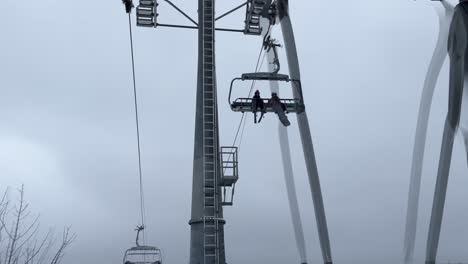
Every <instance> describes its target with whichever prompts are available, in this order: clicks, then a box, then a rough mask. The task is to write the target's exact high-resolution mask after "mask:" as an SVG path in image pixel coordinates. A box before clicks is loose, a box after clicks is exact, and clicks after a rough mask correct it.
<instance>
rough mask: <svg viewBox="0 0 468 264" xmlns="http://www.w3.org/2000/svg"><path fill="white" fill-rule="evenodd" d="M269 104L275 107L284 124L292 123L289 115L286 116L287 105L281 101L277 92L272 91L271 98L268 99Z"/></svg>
mask: <svg viewBox="0 0 468 264" xmlns="http://www.w3.org/2000/svg"><path fill="white" fill-rule="evenodd" d="M268 105H269V106H271V108H273V111H275V113H276V114H277V115H278V118H279V120H280V121H281V123H283V125H284V126H289V125H291V123H290V122H289V119H288V117H287V116H286V105H285V104H284V103H282V102H281V99H280V98H279V97H278V94H277V93H271V99H270V100H268Z"/></svg>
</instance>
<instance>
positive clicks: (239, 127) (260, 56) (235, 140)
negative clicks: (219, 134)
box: [232, 47, 263, 146]
mask: <svg viewBox="0 0 468 264" xmlns="http://www.w3.org/2000/svg"><path fill="white" fill-rule="evenodd" d="M262 53H263V47H262V48H261V49H260V53H259V54H258V58H257V64H256V66H255V72H257V71H258V69H259V68H260V60H261V58H262ZM254 86H255V81H252V85H251V86H250V91H249V97H250V94H251V93H252V90H253V87H254ZM244 119H245V112H244V113H242V116H241V119H240V121H239V126H238V127H237V132H236V136H235V137H234V141H233V143H232V145H233V146H235V145H236V142H237V138H238V137H239V132H240V131H241V128H242V122H243V121H244Z"/></svg>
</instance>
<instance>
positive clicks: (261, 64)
mask: <svg viewBox="0 0 468 264" xmlns="http://www.w3.org/2000/svg"><path fill="white" fill-rule="evenodd" d="M266 55H267V54H266V53H265V55H264V56H263V59H262V61H261V62H260V66H259V67H258V69H261V68H262V66H263V62H264V61H265V58H266ZM257 71H258V70H257ZM254 86H255V81H253V82H252V86H251V87H250V92H249V98H250V97H251V96H252V91H253V88H254ZM245 123H247V117H246V118H244V124H243V125H242V131H241V134H240V139H239V145H238V147H237V149H238V150H237V151H238V152H239V153H240V147H241V145H242V139H243V138H244V131H245Z"/></svg>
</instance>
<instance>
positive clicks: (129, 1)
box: [122, 0, 134, 14]
mask: <svg viewBox="0 0 468 264" xmlns="http://www.w3.org/2000/svg"><path fill="white" fill-rule="evenodd" d="M122 3H123V4H124V5H125V12H127V14H130V12H132V8H133V7H134V5H133V1H132V0H122Z"/></svg>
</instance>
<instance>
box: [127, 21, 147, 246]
mask: <svg viewBox="0 0 468 264" xmlns="http://www.w3.org/2000/svg"><path fill="white" fill-rule="evenodd" d="M128 27H129V30H130V49H131V55H132V73H133V102H134V107H135V124H136V139H137V149H138V176H139V183H140V214H141V225H142V226H143V227H144V228H145V219H146V214H145V196H144V191H143V174H142V169H141V146H140V124H139V123H140V122H139V115H138V98H137V88H136V76H135V56H134V50H133V32H132V21H131V15H130V13H128ZM142 233H143V243H144V244H146V239H145V230H144V229H143V230H142Z"/></svg>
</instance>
